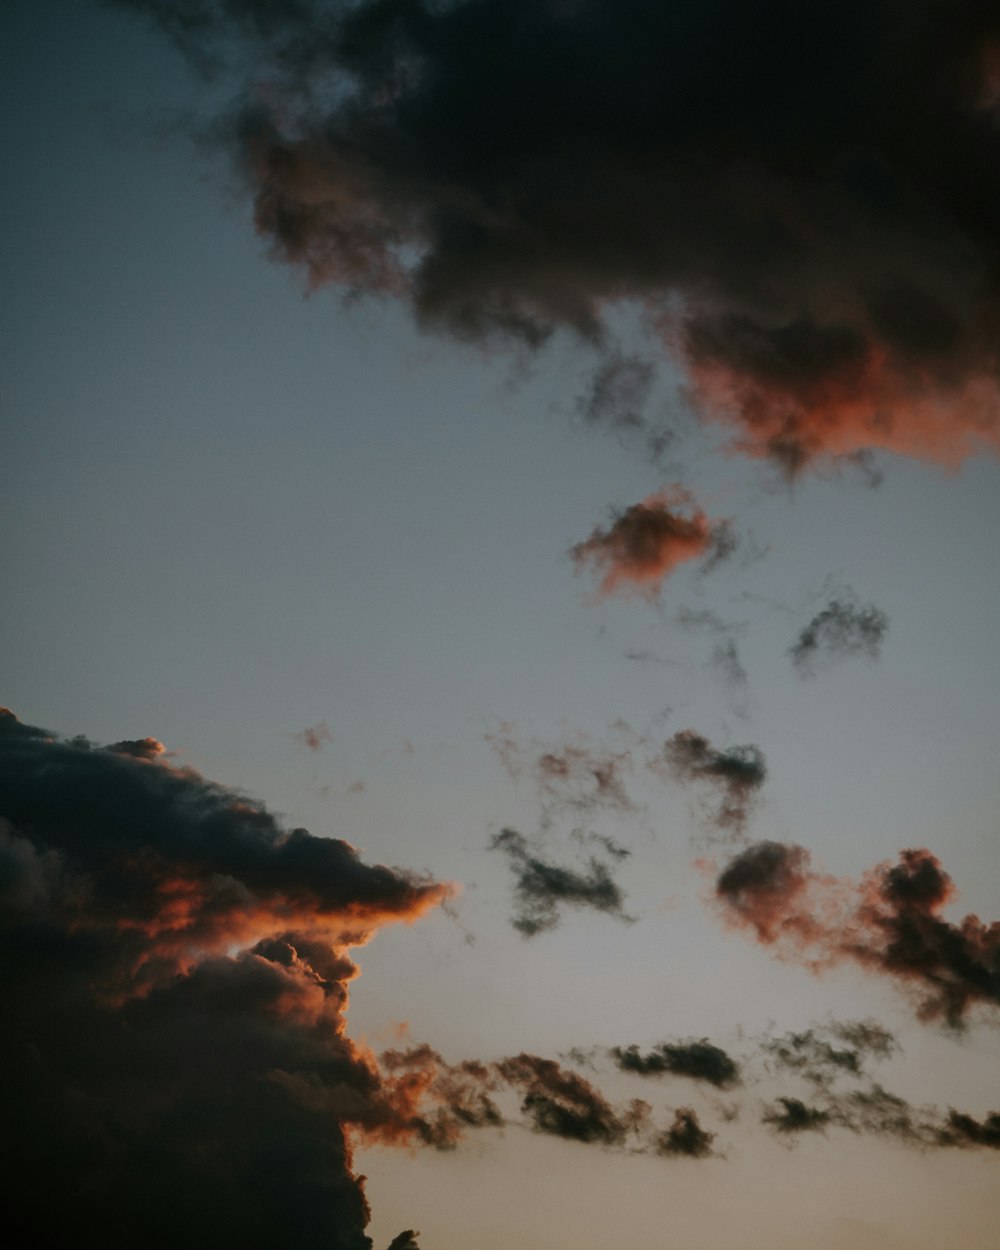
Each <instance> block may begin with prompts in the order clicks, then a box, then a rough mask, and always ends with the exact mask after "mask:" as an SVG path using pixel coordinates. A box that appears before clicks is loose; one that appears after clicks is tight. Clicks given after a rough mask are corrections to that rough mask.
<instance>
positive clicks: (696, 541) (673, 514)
mask: <svg viewBox="0 0 1000 1250" xmlns="http://www.w3.org/2000/svg"><path fill="white" fill-rule="evenodd" d="M718 525H719V523H718V522H712V521H709V519H708V517H707V516H706V515H705V514H704V512H702V510H701V509H700V508H699V507H697V506H696V505H695V504H694V503H693V502H692V501H691V499H690V497H689V496H688V495H687V494H686V492H684V491H682V490H681V489H680V488H679V487H672V488H670V489H665V490H663V491H660V492H658V493H657V494H655V495H650V496H649V497H648V498H647V499H644V500H643V501H642V502H641V503H636V504H632V506H631V507H629V508H625V509H624V510H623V511H621V512H617V513H616V514H615V515H614V518H613V520H612V522H611V524H610V525H609V526H608V527H607V529H600V528H597V529H595V530H594V532H593V533H592V534H591V535H590V537H589V538H588V539H586V541H584V542H581V543H577V544H576V546H575V547H573V548H572V549H571V551H570V555H571V556H572V558H573V561H574V563H575V564H576V566H577V569H581V568H583V567H584V566H587V565H589V566H590V567H591V568H592V569H593V570H594V572H595V573H597V574H598V575H599V576H600V578H601V581H600V585H599V592H600V594H601V595H613V594H645V595H647V596H652V595H655V594H656V593H657V592H658V591H659V589H660V587H661V586H662V584H663V580H664V578H666V577H667V576H668V575H669V574H670V573H671V572H672V571H673V570H674V569H675V568H677V567H678V566H679V565H681V564H684V563H685V562H687V561H688V560H696V559H698V558H699V557H702V556H707V557H708V558H709V559H710V560H712V559H715V558H716V556H717V540H716V533H717V529H718Z"/></svg>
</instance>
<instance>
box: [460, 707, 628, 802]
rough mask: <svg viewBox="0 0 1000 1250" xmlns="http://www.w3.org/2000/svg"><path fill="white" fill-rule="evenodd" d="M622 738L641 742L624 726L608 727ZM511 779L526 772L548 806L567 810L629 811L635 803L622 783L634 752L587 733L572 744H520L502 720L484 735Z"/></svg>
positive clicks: (533, 742)
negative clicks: (596, 740) (598, 740)
mask: <svg viewBox="0 0 1000 1250" xmlns="http://www.w3.org/2000/svg"><path fill="white" fill-rule="evenodd" d="M612 729H613V730H615V731H616V733H617V734H619V735H622V736H624V737H625V738H626V739H632V740H634V741H637V742H641V739H640V738H638V737H637V736H636V735H635V734H634V733H633V732H632V730H631V729H629V727H628V726H627V725H625V724H624V723H623V722H619V723H617V724H616V725H614V726H612ZM485 737H486V741H487V742H488V743H489V744H490V746H491V747H492V748H493V750H494V751H495V752H496V754H497V757H498V758H499V760H500V762H501V763H502V764H503V766H504V769H505V770H506V772H507V775H508V776H509V777H510V778H511V780H512V781H517V780H519V779H520V778H521V777H522V776H523V775H524V774H525V773H528V774H529V775H530V776H531V778H532V780H533V781H534V783H535V786H536V788H537V790H538V793H539V795H540V796H541V798H542V799H543V800H544V801H545V803H546V806H547V808H548V809H549V810H550V811H551V810H552V809H553V808H558V807H568V808H572V809H573V810H575V811H592V810H594V809H598V808H599V809H601V810H605V811H614V812H620V813H624V812H631V811H634V810H635V803H634V802H633V801H632V799H631V797H630V796H629V793H628V790H627V788H626V785H625V779H626V777H628V776H629V775H630V774H631V772H632V752H631V750H630V749H629V748H628V747H622V748H616V747H613V746H610V745H608V744H606V743H596V744H595V743H592V742H591V741H590V740H589V738H588V737H587V735H586V734H577V735H576V736H575V737H574V738H573V740H572V741H570V742H555V743H553V742H548V743H546V742H541V741H539V740H538V739H532V740H531V741H530V742H528V743H527V744H525V743H520V742H518V740H517V738H516V737H515V736H514V726H513V725H510V724H508V723H507V722H506V721H503V722H501V723H500V725H499V726H498V728H497V729H496V730H495V731H493V732H491V733H488V734H486V735H485Z"/></svg>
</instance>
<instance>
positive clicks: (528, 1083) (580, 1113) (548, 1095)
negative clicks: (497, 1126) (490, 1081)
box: [496, 1054, 649, 1146]
mask: <svg viewBox="0 0 1000 1250" xmlns="http://www.w3.org/2000/svg"><path fill="white" fill-rule="evenodd" d="M496 1069H497V1071H498V1072H499V1073H500V1075H501V1076H502V1077H503V1079H504V1080H505V1081H507V1082H508V1083H509V1084H511V1085H514V1086H516V1087H518V1088H519V1089H520V1091H521V1098H522V1102H521V1109H522V1111H523V1112H524V1113H525V1114H526V1115H527V1116H528V1118H529V1121H530V1123H531V1126H532V1128H534V1129H535V1130H536V1132H539V1133H549V1134H551V1135H552V1136H554V1137H565V1138H568V1139H569V1140H571V1141H580V1142H590V1143H597V1144H599V1145H602V1146H620V1145H623V1144H624V1142H625V1141H626V1139H627V1138H628V1137H629V1136H630V1135H631V1134H635V1133H638V1132H639V1131H640V1130H641V1129H642V1128H644V1127H645V1125H646V1122H647V1120H648V1117H649V1106H648V1104H647V1103H644V1102H642V1101H641V1100H640V1099H634V1100H633V1101H632V1102H630V1103H628V1104H627V1105H626V1106H625V1107H624V1108H615V1107H612V1105H611V1104H610V1103H609V1102H608V1101H607V1100H606V1099H605V1098H604V1097H603V1095H601V1094H600V1093H599V1092H598V1091H597V1090H596V1089H595V1088H594V1087H593V1085H591V1084H590V1082H589V1081H586V1080H584V1078H583V1077H582V1076H580V1075H579V1074H578V1073H576V1072H570V1071H567V1070H566V1069H565V1068H563V1067H561V1066H560V1065H559V1064H558V1063H557V1062H556V1061H555V1060H554V1059H541V1058H539V1057H538V1056H537V1055H527V1054H521V1055H517V1056H516V1057H514V1058H511V1059H503V1060H501V1061H500V1062H499V1063H498V1064H497V1065H496Z"/></svg>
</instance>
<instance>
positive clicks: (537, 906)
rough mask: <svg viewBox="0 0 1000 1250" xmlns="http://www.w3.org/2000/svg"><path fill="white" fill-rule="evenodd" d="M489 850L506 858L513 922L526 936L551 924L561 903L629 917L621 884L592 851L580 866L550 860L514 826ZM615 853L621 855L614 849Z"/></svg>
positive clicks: (553, 923)
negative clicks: (511, 887) (510, 876)
mask: <svg viewBox="0 0 1000 1250" xmlns="http://www.w3.org/2000/svg"><path fill="white" fill-rule="evenodd" d="M490 849H491V850H494V851H500V852H502V853H503V854H504V855H505V856H506V857H507V862H508V863H509V865H510V869H511V871H512V872H513V874H514V881H515V884H514V899H515V904H516V910H515V912H514V915H513V917H512V918H511V924H513V926H514V928H515V929H518V930H519V931H520V932H521V933H523V934H524V936H525V937H535V936H536V934H539V933H543V932H544V931H545V930H547V929H554V928H555V926H556V925H557V924H558V923H559V917H560V910H561V908H563V907H573V908H589V909H591V910H593V911H599V912H604V913H605V914H607V915H609V916H615V917H616V918H617V919H619V920H624V921H626V922H630V921H631V919H632V918H631V917H630V916H628V915H627V914H626V913H625V895H624V893H623V892H622V890H621V887H620V886H619V885H618V883H617V882H616V881H615V880H614V878H613V877H612V875H611V870H610V868H609V867H608V865H607V864H606V863H604V862H603V861H602V860H600V859H598V858H597V857H596V856H590V857H589V858H588V859H587V862H586V866H585V868H584V869H583V870H582V871H580V870H578V869H575V868H570V867H567V866H565V865H563V864H555V863H552V862H551V861H550V860H547V859H544V858H543V857H542V855H541V853H540V851H539V850H538V849H537V848H535V847H533V846H532V844H531V843H530V842H529V841H528V839H527V838H526V837H525V836H524V835H523V834H521V833H518V832H517V830H516V829H503V830H501V832H500V833H497V834H494V836H493V838H492V839H491V841H490ZM613 858H615V859H618V858H620V856H619V855H618V854H613Z"/></svg>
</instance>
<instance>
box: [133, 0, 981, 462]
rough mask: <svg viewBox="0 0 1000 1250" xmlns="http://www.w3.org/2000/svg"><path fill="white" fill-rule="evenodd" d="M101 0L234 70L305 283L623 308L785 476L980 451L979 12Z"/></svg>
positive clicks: (491, 328)
mask: <svg viewBox="0 0 1000 1250" xmlns="http://www.w3.org/2000/svg"><path fill="white" fill-rule="evenodd" d="M118 3H119V4H120V5H123V6H124V7H127V8H130V9H134V10H138V11H143V12H146V13H148V14H149V15H151V16H152V17H153V18H154V19H155V20H156V21H158V22H159V23H160V24H161V26H163V27H164V28H165V29H166V30H167V32H168V33H169V34H170V35H171V36H172V37H173V38H174V39H175V40H176V41H177V42H178V43H179V44H180V45H181V46H182V47H183V48H184V49H185V50H186V51H187V52H188V53H189V54H191V55H193V56H195V57H196V59H198V60H199V62H200V63H207V62H211V61H212V60H213V59H214V60H221V61H228V64H229V66H230V72H231V73H235V74H239V73H242V75H243V80H242V81H243V88H242V92H241V93H240V102H239V103H238V105H237V107H236V108H235V110H234V113H233V115H232V117H231V118H230V120H229V123H228V128H227V133H228V140H229V143H230V145H231V147H232V148H233V150H234V151H235V154H236V157H237V160H238V163H239V166H240V168H241V170H242V173H243V176H244V177H245V180H246V184H247V187H248V191H249V194H250V195H251V196H252V198H253V204H254V219H255V222H256V226H257V229H258V231H259V232H260V234H261V235H262V236H263V237H264V238H265V239H266V240H267V242H268V244H269V246H270V248H271V250H272V252H273V254H274V255H275V256H276V257H278V258H280V259H282V260H284V261H287V262H290V263H292V264H294V265H297V266H299V267H300V268H302V269H303V270H304V271H305V273H306V275H307V277H308V281H309V283H310V285H312V286H320V285H324V284H333V285H336V286H340V287H343V288H347V289H355V290H357V289H360V290H366V291H379V292H387V293H390V294H393V295H396V296H398V297H400V298H403V299H405V300H407V301H408V302H409V303H410V304H411V306H412V307H413V309H414V311H415V314H416V316H417V318H418V320H419V321H420V322H421V323H422V324H424V325H430V326H435V327H440V328H443V329H445V330H446V331H448V332H450V333H452V334H455V335H457V336H459V337H461V338H466V339H483V338H489V337H502V338H515V339H517V340H518V341H519V342H521V343H525V344H528V345H529V346H532V347H536V346H538V345H540V344H542V343H543V342H544V341H545V340H546V339H547V338H548V337H549V336H550V335H551V334H552V332H553V331H554V330H555V329H556V328H558V327H568V328H570V329H571V330H573V331H575V332H576V333H577V334H579V335H581V336H584V337H585V338H586V339H588V340H590V341H593V342H600V341H602V339H606V338H607V330H606V315H607V313H608V310H609V308H610V307H611V306H613V305H614V304H615V303H616V302H620V301H626V300H630V301H633V302H636V303H637V304H638V305H639V306H640V307H641V308H642V309H643V310H644V311H645V313H646V315H647V317H648V319H649V321H650V322H651V324H652V326H653V327H654V328H655V330H656V331H657V332H658V333H659V334H660V336H661V338H662V341H663V343H664V347H665V350H666V351H667V353H668V354H669V355H670V356H671V357H672V358H673V359H674V360H675V361H678V362H679V363H680V364H681V366H682V367H683V368H684V369H685V370H686V373H687V378H688V385H689V392H690V395H691V397H692V398H693V400H694V402H695V403H696V404H697V405H698V406H699V407H700V408H701V410H702V411H703V412H705V413H707V414H710V415H711V416H713V417H717V418H719V419H720V420H722V421H724V422H725V423H726V424H727V425H728V426H729V428H730V429H732V430H733V431H734V435H735V438H734V442H735V444H736V445H737V446H738V447H740V448H742V449H743V450H744V451H745V452H747V453H748V454H750V455H753V456H767V457H770V458H771V459H772V460H774V461H776V462H777V463H779V464H781V465H782V466H783V467H784V468H785V469H786V470H787V471H789V472H794V471H796V470H797V469H799V468H800V467H801V466H802V465H803V464H805V463H807V462H809V461H810V460H815V459H817V458H821V457H837V456H843V455H849V454H851V453H852V452H855V451H857V450H859V449H862V448H865V447H869V446H872V447H886V448H890V449H892V450H894V451H899V452H904V453H907V454H915V455H921V456H927V457H932V458H934V459H937V460H941V461H946V462H952V463H953V462H955V461H957V460H958V459H960V458H961V457H962V456H963V455H964V454H966V453H968V452H969V451H970V450H973V449H975V447H976V446H977V445H979V444H980V443H983V442H985V443H988V444H993V445H995V444H996V442H997V437H998V434H997V430H998V411H1000V399H998V385H997V364H996V357H995V343H996V341H997V338H998V330H1000V239H998V234H997V229H996V221H997V214H998V209H1000V127H998V126H997V115H998V109H1000V99H998V97H1000V92H998V90H997V85H996V71H995V65H996V56H997V53H996V48H997V46H998V43H1000V15H998V11H997V7H996V4H995V3H994V0H953V3H950V4H947V5H942V4H940V3H938V2H937V0H912V2H911V3H907V4H900V3H897V2H896V0H810V3H808V4H800V5H794V6H789V5H788V4H787V3H786V2H785V0H760V2H759V3H756V4H753V5H746V4H741V3H737V2H736V0H708V2H707V3H706V2H705V0H676V2H675V3H671V4H666V5H665V4H663V3H661V2H660V0H615V2H614V3H612V2H611V0H580V2H579V3H567V4H563V3H540V2H539V0H466V2H465V3H461V4H459V3H432V0H358V2H357V3H352V4H320V3H309V2H307V0H253V2H251V3H247V4H242V5H237V4H233V3H230V2H229V0H202V2H201V3H199V2H198V0H173V2H171V0H118ZM262 81H263V82H267V83H268V91H267V92H262V91H260V90H259V89H258V84H259V83H260V82H262Z"/></svg>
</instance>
